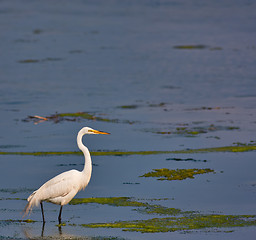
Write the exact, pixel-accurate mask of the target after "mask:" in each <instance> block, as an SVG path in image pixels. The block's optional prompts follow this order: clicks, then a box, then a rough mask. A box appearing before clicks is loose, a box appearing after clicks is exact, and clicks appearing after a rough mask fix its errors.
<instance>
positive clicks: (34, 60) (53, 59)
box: [18, 57, 63, 63]
mask: <svg viewBox="0 0 256 240" xmlns="http://www.w3.org/2000/svg"><path fill="white" fill-rule="evenodd" d="M61 60H63V59H62V58H52V57H49V58H44V59H24V60H20V61H18V62H19V63H40V62H52V61H61Z"/></svg>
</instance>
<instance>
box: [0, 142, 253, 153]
mask: <svg viewBox="0 0 256 240" xmlns="http://www.w3.org/2000/svg"><path fill="white" fill-rule="evenodd" d="M255 150H256V144H255V142H254V143H252V144H245V145H236V146H226V147H215V148H197V149H184V150H172V151H118V150H114V151H92V152H90V153H91V155H92V156H129V155H157V154H193V153H211V152H249V151H255ZM0 155H21V156H22V155H25V156H54V155H82V152H80V151H62V152H58V151H56V152H54V151H53V152H4V151H0Z"/></svg>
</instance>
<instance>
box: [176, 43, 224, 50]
mask: <svg viewBox="0 0 256 240" xmlns="http://www.w3.org/2000/svg"><path fill="white" fill-rule="evenodd" d="M173 48H175V49H181V50H195V49H199V50H200V49H209V50H222V48H221V47H210V46H207V45H203V44H198V45H177V46H174V47H173Z"/></svg>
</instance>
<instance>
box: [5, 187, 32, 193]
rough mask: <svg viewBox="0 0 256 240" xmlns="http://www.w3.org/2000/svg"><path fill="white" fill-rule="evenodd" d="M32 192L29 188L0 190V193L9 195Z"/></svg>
mask: <svg viewBox="0 0 256 240" xmlns="http://www.w3.org/2000/svg"><path fill="white" fill-rule="evenodd" d="M32 191H34V189H29V188H1V189H0V193H10V194H16V193H30V192H32Z"/></svg>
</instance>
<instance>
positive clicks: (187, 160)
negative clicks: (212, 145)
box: [166, 158, 207, 162]
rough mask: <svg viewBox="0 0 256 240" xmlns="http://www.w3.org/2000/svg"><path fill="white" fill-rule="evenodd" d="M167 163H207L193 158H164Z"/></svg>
mask: <svg viewBox="0 0 256 240" xmlns="http://www.w3.org/2000/svg"><path fill="white" fill-rule="evenodd" d="M166 160H167V161H177V162H183V161H184V162H207V160H199V159H194V158H166Z"/></svg>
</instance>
